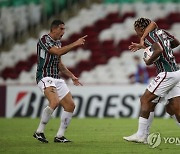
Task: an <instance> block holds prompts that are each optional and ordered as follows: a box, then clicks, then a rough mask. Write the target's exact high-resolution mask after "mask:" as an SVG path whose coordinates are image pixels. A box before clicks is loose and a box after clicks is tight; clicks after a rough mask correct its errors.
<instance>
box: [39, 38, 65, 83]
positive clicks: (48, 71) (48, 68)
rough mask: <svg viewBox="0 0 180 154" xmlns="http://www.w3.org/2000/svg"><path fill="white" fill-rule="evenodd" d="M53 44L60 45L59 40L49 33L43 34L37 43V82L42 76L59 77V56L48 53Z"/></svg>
mask: <svg viewBox="0 0 180 154" xmlns="http://www.w3.org/2000/svg"><path fill="white" fill-rule="evenodd" d="M53 46H56V47H61V42H60V40H57V41H55V40H53V39H52V38H51V37H50V36H49V35H43V36H42V37H41V38H40V39H39V41H38V43H37V72H36V81H37V83H38V82H39V81H40V80H41V79H42V78H43V77H52V78H57V79H58V78H60V76H59V67H58V64H59V56H58V55H54V54H50V53H49V50H50V49H51V47H53Z"/></svg>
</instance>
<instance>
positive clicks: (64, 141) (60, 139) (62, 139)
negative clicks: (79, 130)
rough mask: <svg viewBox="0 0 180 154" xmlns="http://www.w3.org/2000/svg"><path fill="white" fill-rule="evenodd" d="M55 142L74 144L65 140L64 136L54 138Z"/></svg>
mask: <svg viewBox="0 0 180 154" xmlns="http://www.w3.org/2000/svg"><path fill="white" fill-rule="evenodd" d="M54 142H59V143H68V142H72V141H70V140H68V139H67V138H65V137H64V136H62V137H57V136H56V137H54Z"/></svg>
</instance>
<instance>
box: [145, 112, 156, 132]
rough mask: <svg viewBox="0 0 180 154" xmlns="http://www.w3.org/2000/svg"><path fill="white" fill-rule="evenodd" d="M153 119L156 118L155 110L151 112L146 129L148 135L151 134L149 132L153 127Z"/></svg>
mask: <svg viewBox="0 0 180 154" xmlns="http://www.w3.org/2000/svg"><path fill="white" fill-rule="evenodd" d="M153 119H154V112H150V114H149V118H148V124H147V130H146V134H147V135H149V132H150V128H151V124H152V121H153Z"/></svg>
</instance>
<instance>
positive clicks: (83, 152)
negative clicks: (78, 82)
mask: <svg viewBox="0 0 180 154" xmlns="http://www.w3.org/2000/svg"><path fill="white" fill-rule="evenodd" d="M38 123H39V119H30V118H13V119H5V118H0V153H2V154H6V153H9V154H12V153H13V154H34V153H39V154H41V153H43V154H55V153H59V154H116V153H117V154H119V153H123V154H124V153H130V154H132V153H133V154H134V153H137V154H140V153H145V154H148V153H153V154H154V153H159V152H161V153H163V154H167V153H180V145H179V146H178V145H176V144H167V143H166V144H165V143H164V142H161V144H160V146H158V147H157V148H155V149H152V148H149V145H145V144H137V143H129V142H126V141H124V140H123V139H122V137H123V136H128V135H131V134H132V133H134V132H135V131H136V129H137V119H114V118H104V119H96V118H86V119H76V118H73V120H72V122H71V125H70V127H69V128H68V130H67V132H66V137H67V138H68V139H71V140H73V143H69V144H62V143H54V142H53V138H54V136H55V134H56V132H57V129H58V127H59V119H51V120H50V122H49V123H48V125H47V127H46V137H47V139H48V140H49V143H48V144H43V143H40V142H38V141H37V140H35V139H34V138H33V137H32V134H33V132H34V131H35V129H36V128H37V126H38ZM151 132H160V133H161V136H162V137H179V138H180V133H179V132H180V131H179V128H178V126H177V125H176V124H175V122H174V120H173V119H157V118H155V120H154V123H153V125H152V129H151Z"/></svg>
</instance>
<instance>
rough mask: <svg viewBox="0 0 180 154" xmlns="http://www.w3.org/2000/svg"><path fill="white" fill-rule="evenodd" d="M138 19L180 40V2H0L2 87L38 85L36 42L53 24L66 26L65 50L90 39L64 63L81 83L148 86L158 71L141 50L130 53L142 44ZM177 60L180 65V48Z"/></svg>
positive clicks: (139, 0) (66, 56)
mask: <svg viewBox="0 0 180 154" xmlns="http://www.w3.org/2000/svg"><path fill="white" fill-rule="evenodd" d="M139 17H146V18H150V19H151V20H153V21H155V22H156V23H157V24H158V26H159V27H160V28H162V29H165V30H167V31H168V32H170V33H171V34H173V35H174V36H176V37H177V38H178V39H180V0H0V47H1V48H0V85H7V84H35V73H36V66H37V64H36V43H37V41H38V38H39V37H40V36H42V35H43V34H46V33H48V32H49V25H50V23H51V21H52V20H53V19H61V20H63V21H64V22H65V25H66V32H65V35H64V36H63V40H62V45H67V44H69V43H71V42H73V41H75V40H76V39H78V38H79V37H82V36H84V35H88V37H87V39H86V44H85V45H84V46H82V47H78V48H76V49H73V50H72V51H71V52H69V53H68V54H66V55H65V56H63V58H62V59H63V62H64V64H65V65H66V66H67V67H68V68H69V69H70V70H71V71H72V72H73V73H74V74H75V75H76V76H78V77H79V79H80V81H81V82H82V83H84V84H134V83H140V84H146V83H148V82H149V80H150V79H151V78H152V77H154V76H155V75H156V70H155V68H154V67H153V66H151V67H146V66H145V64H144V62H143V60H142V56H143V52H142V50H141V51H139V52H136V53H132V52H130V51H129V50H128V46H129V45H130V44H131V42H139V39H138V38H137V36H136V35H135V32H134V29H133V23H134V21H135V20H136V19H137V18H139ZM174 55H175V56H176V60H177V62H178V64H180V47H178V48H176V49H175V50H174ZM63 78H64V79H65V80H66V82H67V83H68V84H72V81H71V80H70V79H68V78H67V77H65V76H63Z"/></svg>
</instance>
